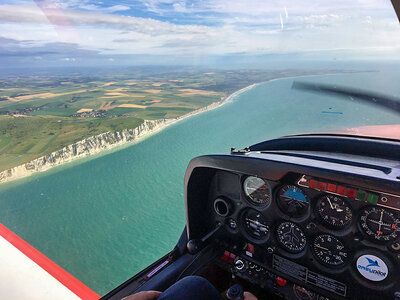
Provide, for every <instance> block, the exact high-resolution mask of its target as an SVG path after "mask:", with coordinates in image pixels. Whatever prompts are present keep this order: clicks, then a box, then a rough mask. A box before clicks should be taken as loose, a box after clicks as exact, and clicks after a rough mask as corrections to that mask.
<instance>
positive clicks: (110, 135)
mask: <svg viewBox="0 0 400 300" xmlns="http://www.w3.org/2000/svg"><path fill="white" fill-rule="evenodd" d="M335 74H338V73H326V74H314V75H311V74H310V75H298V76H287V77H281V78H273V79H269V80H266V81H263V82H259V83H253V84H250V85H248V86H246V87H244V88H242V89H240V90H237V91H235V92H233V93H232V94H230V95H229V96H227V97H226V98H221V100H220V101H218V102H213V103H211V104H209V105H207V106H205V107H202V108H199V109H196V110H194V111H192V112H189V113H187V114H185V115H182V116H180V117H177V118H174V119H159V120H144V122H143V123H142V124H141V125H139V126H138V127H136V128H134V129H124V130H122V131H120V132H105V133H102V134H99V135H96V136H92V137H88V138H86V139H83V140H81V141H79V142H77V143H74V144H71V145H68V146H66V147H64V148H63V149H60V150H57V151H55V152H52V153H49V154H47V155H45V156H42V157H39V158H36V159H34V160H32V161H30V162H27V163H25V164H22V165H19V166H16V167H13V168H10V169H7V170H4V171H1V172H0V184H1V183H5V182H11V181H14V180H17V179H22V178H25V177H28V176H30V175H32V174H35V173H39V172H44V171H47V170H49V169H52V168H54V167H57V166H61V165H64V164H66V163H69V162H72V161H76V160H79V159H83V158H85V157H88V156H92V155H94V154H99V153H100V152H102V153H104V154H106V153H107V152H108V151H109V150H112V149H115V148H117V147H121V146H128V145H129V146H130V144H136V143H139V142H140V141H142V140H143V139H145V138H147V137H150V136H151V135H153V134H155V133H158V132H160V131H162V130H163V129H165V128H167V127H168V126H171V125H173V124H176V123H178V122H180V121H183V120H186V119H188V118H190V117H193V116H195V115H198V114H201V113H203V112H207V111H211V110H214V109H216V108H219V107H221V106H223V105H225V104H226V103H229V102H231V100H232V99H233V98H234V97H236V96H237V95H239V94H241V93H243V92H245V91H247V90H249V89H251V88H253V87H255V86H257V85H261V84H265V83H268V82H273V81H277V80H284V79H290V78H301V77H312V76H325V75H335ZM143 126H144V127H146V128H144V129H143V130H140V128H141V127H143ZM138 129H139V130H138ZM127 133H130V134H131V135H130V136H129V135H127ZM118 137H119V138H118ZM102 140H103V141H104V142H102ZM107 140H109V141H110V140H111V141H112V142H107ZM96 141H97V142H99V143H98V144H97V145H96V144H95V142H96ZM87 143H89V145H92V146H93V145H94V146H93V147H86V149H84V150H82V151H81V152H79V153H78V152H77V151H76V149H77V148H79V146H82V144H87ZM86 146H87V145H86ZM63 152H67V153H68V154H67V155H66V156H62V155H61V154H62V153H63ZM71 152H72V153H75V154H74V155H71Z"/></svg>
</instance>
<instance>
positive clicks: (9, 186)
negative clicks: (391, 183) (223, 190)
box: [0, 0, 400, 294]
mask: <svg viewBox="0 0 400 300" xmlns="http://www.w3.org/2000/svg"><path fill="white" fill-rule="evenodd" d="M399 81H400V26H399V20H398V18H397V16H396V12H395V10H394V9H393V6H392V4H391V3H390V1H384V0H360V1H343V0H338V1H320V0H299V1H281V0H279V1H277V0H273V1H261V0H237V1H227V0H206V1H193V0H178V1H174V0H133V1H128V0H112V1H97V0H93V1H90V0H3V1H1V4H0V223H2V224H4V225H6V226H7V227H8V228H10V229H12V230H13V231H15V232H16V233H17V234H18V235H19V236H21V237H22V238H23V239H25V240H27V241H28V242H29V243H31V244H32V245H33V246H34V247H36V248H37V249H38V250H39V251H41V252H43V253H44V254H45V255H46V256H48V257H49V258H51V259H52V260H54V261H55V262H56V263H57V264H59V265H60V266H62V267H63V268H65V269H66V270H67V271H68V272H70V273H71V274H73V275H74V276H76V277H77V278H78V279H79V280H81V281H82V282H84V283H85V284H86V285H88V286H89V287H90V288H92V289H93V290H95V291H96V292H97V293H99V294H104V293H105V292H107V291H109V290H110V289H111V288H113V287H115V286H116V285H117V284H119V283H121V282H123V281H124V280H126V279H127V278H129V277H130V276H131V275H132V274H134V273H135V272H138V271H140V270H141V269H143V268H144V267H145V266H147V265H149V264H150V263H152V262H153V261H154V260H155V259H157V258H159V257H160V256H161V255H163V254H165V253H166V252H167V251H168V250H170V249H171V248H172V247H173V245H174V244H175V243H176V239H177V237H178V236H179V235H180V233H181V231H182V228H183V226H184V224H185V217H184V207H183V186H182V180H183V175H184V172H185V168H186V166H187V164H188V162H189V160H190V159H191V158H192V157H194V156H197V155H201V154H205V153H225V152H227V151H229V149H230V148H231V147H236V148H238V149H241V148H244V147H246V146H249V145H252V144H255V143H258V142H260V141H263V140H267V139H272V138H279V137H281V136H285V135H295V134H304V133H326V132H328V133H335V134H345V135H357V136H373V137H381V138H386V139H396V140H400V109H399V107H400V100H399V99H400V85H399Z"/></svg>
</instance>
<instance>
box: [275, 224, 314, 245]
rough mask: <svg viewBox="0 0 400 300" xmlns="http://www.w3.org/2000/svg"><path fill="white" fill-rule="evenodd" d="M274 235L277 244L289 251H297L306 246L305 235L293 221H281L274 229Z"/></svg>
mask: <svg viewBox="0 0 400 300" xmlns="http://www.w3.org/2000/svg"><path fill="white" fill-rule="evenodd" d="M276 235H277V238H278V242H279V244H280V245H281V246H282V247H283V248H284V249H285V250H287V251H289V252H291V253H299V252H301V251H302V250H303V249H304V248H305V247H306V243H307V240H306V236H305V234H304V232H303V230H301V228H300V227H299V226H298V225H296V224H295V223H292V222H283V223H281V224H280V225H279V226H278V228H277V229H276Z"/></svg>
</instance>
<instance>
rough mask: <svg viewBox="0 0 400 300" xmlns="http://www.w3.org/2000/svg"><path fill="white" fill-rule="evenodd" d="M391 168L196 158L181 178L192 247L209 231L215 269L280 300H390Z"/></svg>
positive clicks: (393, 290) (397, 276)
mask: <svg viewBox="0 0 400 300" xmlns="http://www.w3.org/2000/svg"><path fill="white" fill-rule="evenodd" d="M398 165H399V164H398V162H396V161H395V160H393V159H391V158H390V157H385V158H380V159H377V158H373V157H370V156H368V155H365V156H362V155H359V154H357V155H354V154H348V153H347V154H346V153H328V152H326V153H321V152H312V151H288V150H286V151H276V150H274V151H251V150H250V149H248V150H247V151H237V152H235V151H233V152H232V154H231V155H208V156H202V157H198V158H196V159H194V160H193V161H192V162H191V163H190V165H189V168H188V171H187V176H186V191H185V193H186V195H185V196H186V209H187V211H186V213H187V227H188V237H189V240H196V239H199V238H200V237H202V236H204V234H207V232H210V230H211V231H212V230H213V229H214V230H215V232H216V233H215V235H214V237H213V239H212V245H213V246H212V247H214V248H215V249H217V250H216V251H218V255H217V258H216V262H215V263H216V264H217V265H218V266H220V267H221V268H223V269H225V270H226V271H228V272H230V273H232V274H233V275H234V276H237V277H240V278H243V279H245V280H247V281H249V282H251V283H253V284H256V285H258V286H260V287H261V288H265V289H267V290H268V291H269V292H271V291H272V292H273V294H275V295H278V296H281V297H283V298H286V299H347V298H351V299H395V298H396V297H398V296H399V294H398V293H397V291H399V290H400V289H399V288H400V286H399V285H400V272H398V270H399V268H400V192H399V183H400V181H399V178H400V177H399V172H398ZM215 228H216V229H215Z"/></svg>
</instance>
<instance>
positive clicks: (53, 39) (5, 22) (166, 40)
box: [0, 0, 400, 61]
mask: <svg viewBox="0 0 400 300" xmlns="http://www.w3.org/2000/svg"><path fill="white" fill-rule="evenodd" d="M37 1H39V0H37ZM17 2H18V1H17ZM39 2H40V5H39V6H35V5H32V4H29V3H25V4H6V5H0V32H1V33H2V35H3V39H2V40H0V43H1V44H0V55H9V56H10V55H29V54H30V55H31V56H32V57H33V56H37V57H39V56H40V57H43V58H45V57H57V58H58V60H62V59H64V58H76V59H77V60H79V61H82V60H81V59H80V58H81V57H89V56H90V55H93V56H95V57H97V56H101V55H103V61H104V55H105V56H106V58H105V59H108V56H112V57H115V58H117V57H118V56H117V55H159V56H160V57H161V56H168V55H170V56H176V57H179V56H182V55H185V56H193V57H197V56H206V55H232V54H234V53H246V54H247V55H263V54H269V53H298V52H310V51H333V50H335V49H339V48H340V49H345V50H349V51H358V50H360V49H364V50H367V51H369V50H370V51H376V49H392V50H393V49H400V36H399V34H398V30H399V29H398V22H397V20H396V17H395V15H394V12H393V10H392V8H391V6H390V3H383V1H379V0H368V1H367V0H359V1H357V2H351V1H350V2H349V1H348V0H338V1H336V2H335V3H334V4H333V3H331V2H326V3H323V4H318V5H316V4H315V2H314V1H312V0H298V1H296V2H294V3H293V1H290V2H289V1H288V0H271V1H265V0H235V1H227V0H204V1H191V0H178V1H173V0H143V1H129V2H126V1H124V0H122V1H120V2H121V3H116V2H114V1H107V2H104V1H103V2H101V1H96V2H95V1H88V0H63V1H55V0H43V1H39ZM132 7H134V8H135V9H132ZM68 52H70V53H68ZM119 60H120V59H119V58H118V59H117V61H119Z"/></svg>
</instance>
